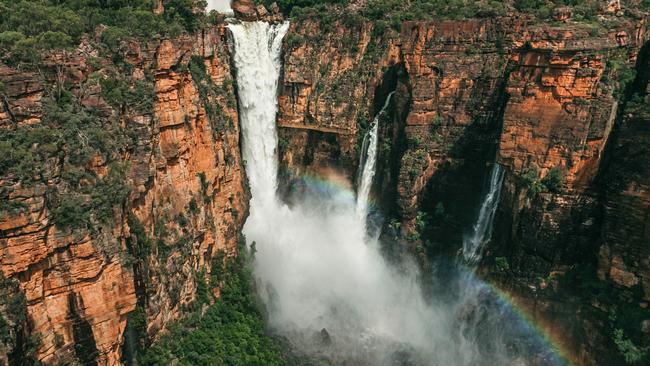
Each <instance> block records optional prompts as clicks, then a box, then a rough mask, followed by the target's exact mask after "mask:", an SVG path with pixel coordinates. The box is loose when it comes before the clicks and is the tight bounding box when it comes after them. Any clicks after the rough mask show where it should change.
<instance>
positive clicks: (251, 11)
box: [231, 0, 257, 21]
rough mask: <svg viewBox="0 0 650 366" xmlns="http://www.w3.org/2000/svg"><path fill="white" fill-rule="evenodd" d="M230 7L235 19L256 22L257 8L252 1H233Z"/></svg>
mask: <svg viewBox="0 0 650 366" xmlns="http://www.w3.org/2000/svg"><path fill="white" fill-rule="evenodd" d="M231 7H232V10H233V12H234V13H235V17H237V19H242V20H246V21H255V20H257V8H256V6H255V4H254V3H253V1H252V0H234V1H233V2H232V5H231Z"/></svg>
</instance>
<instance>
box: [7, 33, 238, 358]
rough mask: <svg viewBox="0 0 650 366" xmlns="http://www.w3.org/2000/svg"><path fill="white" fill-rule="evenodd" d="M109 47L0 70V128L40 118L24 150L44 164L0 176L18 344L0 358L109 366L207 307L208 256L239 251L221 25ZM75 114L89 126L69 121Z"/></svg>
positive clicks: (234, 135) (232, 110)
mask: <svg viewBox="0 0 650 366" xmlns="http://www.w3.org/2000/svg"><path fill="white" fill-rule="evenodd" d="M121 47H122V48H121V49H120V50H119V51H118V52H117V54H118V56H119V57H114V58H113V60H120V62H119V63H114V62H113V61H112V60H111V58H108V57H102V56H100V53H101V52H104V51H103V50H101V49H98V48H95V47H94V46H93V43H92V42H85V43H82V44H81V46H79V48H78V49H76V50H74V51H71V52H65V53H62V54H56V55H53V56H52V57H60V58H61V59H52V60H51V61H49V63H47V64H46V65H45V66H44V68H43V69H42V70H41V74H40V75H39V74H38V73H37V72H25V71H19V70H16V69H12V68H10V67H6V66H1V67H0V83H1V85H2V90H1V91H0V97H1V98H2V101H3V103H2V104H0V106H1V107H0V124H1V125H2V126H3V128H6V129H8V130H10V131H12V132H13V133H15V134H16V135H18V134H20V133H23V134H27V133H30V132H33V131H34V130H38V129H40V128H44V129H43V131H41V133H42V134H43V137H41V140H40V141H38V140H37V141H34V142H31V143H33V144H36V145H39V144H40V145H39V146H37V147H39V149H38V153H39V154H40V155H39V156H37V157H36V156H35V157H31V156H21V157H20V158H22V159H31V158H33V159H39V158H42V159H44V160H43V165H42V166H40V165H38V169H36V166H26V167H25V170H26V171H25V172H19V171H18V170H16V169H12V171H11V172H3V176H2V178H1V179H0V182H1V188H0V192H1V194H2V200H3V207H2V208H3V212H2V216H1V218H0V252H1V254H0V259H1V261H2V278H3V279H2V281H3V283H4V284H6V285H7V286H6V288H7V289H10V290H6V291H8V292H9V293H7V294H5V295H6V296H4V297H3V300H2V301H3V303H2V306H0V309H1V310H2V313H3V316H4V319H8V320H9V322H13V323H9V324H10V326H9V328H10V329H11V336H12V337H13V339H15V340H16V341H15V342H9V343H8V344H5V348H4V349H0V355H2V356H1V357H0V360H2V363H3V364H6V363H7V362H8V363H9V364H14V363H19V362H21V361H20V359H21V358H27V357H31V358H32V359H34V360H38V361H40V362H43V363H44V364H58V363H69V362H73V361H75V360H77V361H80V362H82V363H84V364H99V365H115V364H119V363H120V357H128V356H129V355H128V353H129V352H128V351H125V352H123V347H124V348H125V349H126V348H128V347H133V345H138V344H140V343H141V344H142V345H143V346H144V345H145V343H146V342H149V341H150V339H154V338H155V337H156V335H157V334H159V332H160V331H161V330H163V329H164V328H165V327H166V326H167V325H168V324H169V323H170V322H171V321H172V320H176V319H178V318H179V317H181V316H182V315H183V314H184V313H185V312H186V311H187V309H188V308H192V307H200V306H203V303H202V301H205V299H199V298H198V295H197V292H198V290H197V289H198V288H199V287H203V288H205V287H206V285H205V283H206V282H207V281H208V276H209V273H210V271H211V268H212V266H213V265H214V264H215V263H217V262H214V261H215V260H219V259H221V260H222V259H223V256H221V255H219V253H220V252H223V253H224V254H225V255H234V254H235V253H236V248H237V243H238V240H239V228H240V227H241V225H242V224H243V221H244V219H245V216H246V214H247V207H248V193H247V190H246V188H245V185H244V179H245V178H244V176H243V169H242V165H241V159H240V154H239V127H238V121H237V110H236V100H235V92H234V87H233V82H232V80H233V79H232V73H231V69H230V54H229V52H228V46H227V41H226V30H225V27H224V26H223V24H222V25H217V26H213V27H211V28H207V29H205V30H203V31H202V32H199V33H198V34H196V35H195V36H181V37H180V38H176V39H171V40H170V39H165V40H162V41H160V40H152V41H150V42H147V43H141V42H136V41H133V42H123V43H122V45H121ZM61 61H63V62H61ZM58 65H60V66H58ZM54 67H56V69H55V74H54V75H52V74H51V73H50V70H52V68H54ZM50 77H56V83H57V84H54V85H55V87H52V79H50ZM61 95H65V100H63V98H62V97H61ZM67 108H70V110H72V111H74V114H65V112H66V111H67ZM86 114H87V115H89V121H92V123H93V124H96V128H95V129H90V128H89V126H88V125H87V124H84V123H85V121H82V123H80V124H78V125H72V123H73V122H74V121H73V120H71V119H72V118H75V115H76V116H79V115H86ZM56 118H59V119H57V120H54V119H56ZM87 123H91V122H87ZM111 126H119V127H120V130H117V129H113V127H111ZM102 131H104V132H105V133H108V134H111V135H102V133H103V132H102ZM116 131H122V132H116ZM50 134H51V136H50ZM59 134H70V135H69V136H68V140H67V141H66V142H65V144H66V145H61V143H60V142H59V141H60V140H59V141H57V139H59ZM50 140H51V141H52V143H50V144H49V145H47V146H43V145H46V144H47V143H48V142H50ZM89 140H90V141H92V144H97V141H98V140H99V143H104V144H112V145H108V146H106V149H100V150H90V151H88V149H87V144H90V143H89V142H88V141H89ZM71 141H72V142H71ZM112 141H119V144H120V145H119V146H115V145H117V143H113V142H112ZM31 143H30V144H31ZM73 144H80V147H79V150H78V151H76V150H74V151H73V149H72V146H70V145H73ZM36 145H35V146H36ZM30 147H32V146H29V145H27V146H25V148H27V149H29V148H30ZM13 149H14V152H15V153H16V154H18V153H21V152H22V151H23V150H21V149H22V146H14V147H13ZM3 151H4V150H3ZM77 153H79V154H81V153H83V156H81V155H80V156H73V154H77ZM73 159H76V160H75V161H73ZM26 163H27V164H29V160H28V161H26ZM33 169H36V170H35V171H34V172H33V173H32V172H30V170H33ZM19 174H23V177H25V178H22V177H20V176H19ZM32 174H33V175H34V176H33V177H32V176H31V175H32ZM52 208H54V209H52ZM219 265H220V264H219ZM4 287H5V286H3V288H4ZM5 299H6V302H4V301H5ZM18 303H23V305H24V306H18V305H12V304H18ZM15 319H17V320H15ZM127 319H128V320H127ZM127 327H129V328H133V327H140V328H142V329H135V330H133V329H132V330H131V331H128V332H126V333H125V328H127ZM134 334H140V335H142V334H144V335H145V336H144V339H127V341H126V342H125V337H133V335H134ZM146 335H148V336H146ZM31 348H33V349H35V352H34V353H33V354H29V353H28V350H29V349H31ZM25 362H27V361H25Z"/></svg>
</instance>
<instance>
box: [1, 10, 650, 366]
mask: <svg viewBox="0 0 650 366" xmlns="http://www.w3.org/2000/svg"><path fill="white" fill-rule="evenodd" d="M364 3H365V2H363V1H360V2H352V3H351V4H349V5H348V8H346V9H347V10H345V9H339V8H333V9H330V8H328V9H327V10H326V11H324V12H323V11H322V10H321V12H320V13H319V12H318V11H317V10H306V11H304V12H302V13H297V14H293V16H291V18H290V24H289V26H288V27H289V28H288V31H287V34H286V36H285V37H284V42H283V46H282V58H281V64H282V67H281V71H280V78H279V91H278V96H277V104H278V113H277V133H278V160H279V187H278V189H279V191H280V196H281V197H286V199H287V200H290V199H291V195H292V192H294V191H295V190H297V189H300V183H301V179H302V177H304V176H324V175H336V176H337V177H339V178H340V179H341V180H344V181H347V182H350V183H349V184H354V182H355V177H356V176H357V174H358V170H359V169H360V166H359V155H360V154H362V152H361V151H360V150H361V146H362V142H363V138H364V136H365V134H366V132H367V130H368V129H369V127H370V122H371V121H372V118H373V117H374V116H375V115H376V114H378V112H379V110H380V109H381V108H382V106H383V105H384V102H385V101H386V98H387V96H388V95H389V94H390V93H391V92H393V91H394V94H393V97H392V103H391V105H390V108H389V110H388V112H389V113H387V114H386V116H384V117H383V120H382V123H381V124H380V125H379V126H380V127H379V145H378V159H377V161H378V164H377V168H376V175H375V180H374V185H373V187H372V192H373V194H372V196H374V197H375V198H376V199H375V200H374V201H375V202H376V206H377V207H379V211H381V212H383V215H384V216H385V220H384V221H383V225H381V227H382V229H381V238H382V239H383V241H384V242H385V243H386V248H385V250H386V251H387V252H391V253H398V254H397V255H413V256H414V257H415V258H416V260H417V261H418V264H419V265H420V266H421V267H422V271H423V273H425V274H428V273H434V272H436V271H437V270H439V269H438V268H437V267H436V266H435V265H433V264H434V263H435V258H439V257H441V256H444V257H447V256H449V257H451V256H455V255H456V253H457V252H458V250H459V248H460V247H461V246H462V242H463V239H464V235H466V233H467V232H468V230H469V229H470V228H471V227H472V224H473V223H474V220H475V217H476V213H477V211H478V208H479V207H480V204H481V199H482V194H483V193H484V187H485V183H486V180H488V177H489V175H490V171H491V169H492V166H493V165H494V164H499V165H500V166H502V167H503V169H504V178H503V186H502V188H501V194H500V200H499V202H498V206H497V209H496V213H495V217H494V223H493V231H492V235H491V239H490V240H489V241H488V242H487V243H486V245H485V248H484V255H483V257H482V259H481V261H480V263H479V265H478V268H477V274H478V275H479V276H480V277H482V278H484V279H485V280H486V281H489V282H490V283H493V284H494V285H495V286H496V287H498V288H499V289H500V290H501V291H503V292H504V293H507V294H508V295H509V296H510V298H511V299H512V301H513V302H514V303H516V304H517V305H518V306H519V307H520V308H521V309H523V311H525V312H526V313H527V314H528V315H529V317H530V318H531V319H533V322H534V323H536V324H537V325H538V326H539V327H540V328H542V329H544V332H545V333H547V334H549V335H550V336H551V337H552V338H553V342H554V343H555V344H556V346H557V347H558V348H561V351H562V352H563V353H565V354H566V357H567V359H568V362H570V363H571V364H576V365H619V364H620V365H624V364H635V363H637V364H642V363H641V362H644V360H645V361H647V359H648V355H647V353H648V351H647V349H648V347H650V343H648V342H649V339H650V310H649V309H648V306H649V305H650V193H649V191H648V186H649V184H650V161H649V160H648V156H650V155H649V151H648V150H649V149H650V140H649V139H650V129H649V128H648V126H649V125H648V124H649V123H650V119H649V118H650V113H649V107H648V106H649V105H650V103H649V101H648V93H650V53H649V52H650V51H649V47H650V46H649V45H650V43H648V41H649V39H650V34H649V33H648V14H647V13H645V12H643V11H640V10H638V9H637V8H638V7H639V6H640V5H639V2H635V1H629V2H625V1H622V2H621V3H622V5H620V4H619V5H618V6H617V5H616V4H613V5H611V6H613V8H612V9H608V8H607V7H604V8H603V11H602V14H601V16H602V20H601V23H603V24H606V26H594V25H593V24H588V23H585V22H580V21H574V20H572V19H571V18H570V16H571V14H570V13H569V15H566V13H563V12H557V14H556V15H555V17H554V18H552V19H550V20H546V21H540V20H539V19H536V18H535V17H533V16H530V15H529V14H526V13H523V12H517V11H509V12H507V13H506V14H499V15H495V16H482V17H474V18H471V19H432V20H404V21H402V22H401V23H400V27H399V29H396V28H395V27H394V26H393V25H392V24H389V23H388V22H386V21H384V20H378V19H373V17H372V16H371V15H368V14H367V13H364V12H362V11H354V10H356V9H359V7H362V6H363V5H364ZM166 7H167V9H166ZM170 8H171V6H170V4H169V2H167V3H166V2H165V1H160V2H158V7H157V8H156V9H157V10H156V11H158V12H165V11H168V12H169V11H170V10H169V9H170ZM233 9H234V10H235V15H236V17H238V18H240V19H241V20H245V21H253V20H259V19H262V20H266V21H269V22H275V23H277V22H280V21H282V20H283V15H282V14H281V11H282V10H283V9H280V7H278V6H277V5H275V6H268V10H267V8H266V7H264V6H263V5H259V4H253V3H252V2H247V1H236V2H235V4H233ZM307 9H309V8H307ZM350 9H352V10H350ZM285 16H288V14H285ZM567 17H568V18H567ZM103 32H106V29H103V28H102V27H98V28H96V29H95V30H94V34H87V35H85V36H84V38H83V39H82V40H81V42H80V43H79V45H78V47H76V48H74V49H72V50H65V51H56V52H52V53H49V54H48V55H47V56H46V57H45V58H44V60H43V61H42V66H41V67H39V68H37V69H29V68H26V67H20V66H16V65H10V63H9V62H5V63H3V64H0V101H2V103H1V104H0V128H2V129H3V131H12V133H13V134H12V135H9V134H6V135H3V141H1V142H0V143H2V144H3V150H2V153H3V154H6V156H9V157H11V158H12V159H14V160H12V161H10V162H6V161H8V160H3V165H2V168H3V171H2V175H1V176H0V199H2V201H3V202H2V206H1V208H2V214H1V216H0V263H1V269H2V287H1V288H0V291H2V295H3V296H1V298H0V314H2V320H3V322H2V330H3V334H2V337H3V338H2V343H0V363H2V364H7V365H14V364H16V365H19V364H30V362H33V361H38V362H40V363H42V364H48V365H49V364H70V363H73V362H78V363H81V364H98V365H115V364H120V363H121V362H123V363H128V364H130V363H131V362H132V360H131V356H130V354H131V353H132V352H133V351H132V348H133V347H134V346H133V344H134V343H139V342H141V343H144V346H145V347H146V346H147V345H148V344H149V342H153V341H154V340H156V339H157V338H159V337H160V336H161V335H163V334H165V333H166V332H167V331H168V328H169V327H170V326H171V325H172V324H174V322H176V321H178V320H180V319H182V318H184V317H185V316H186V315H187V314H188V313H190V312H191V311H199V312H201V311H205V309H206V308H207V307H208V306H210V305H211V304H212V303H213V302H214V301H215V299H217V298H218V297H219V295H220V291H221V288H222V287H224V286H225V285H224V283H214V281H211V278H212V274H213V273H214V272H216V271H217V269H216V268H217V267H219V263H220V262H219V261H224V258H226V257H232V256H236V255H237V254H238V251H239V249H238V248H240V245H239V243H240V242H241V241H242V237H241V230H242V227H243V225H244V223H245V221H246V219H247V217H248V208H249V207H248V206H249V200H250V197H251V194H250V191H249V183H248V178H247V177H246V173H245V169H244V168H245V165H246V163H245V162H244V159H243V158H242V153H241V148H240V146H241V143H240V129H241V126H240V113H241V110H242V106H241V105H238V104H239V103H240V100H239V98H238V97H239V96H238V92H237V82H236V80H237V77H236V76H237V70H236V68H235V67H234V61H233V57H234V52H235V49H234V47H233V44H232V38H231V35H230V34H229V32H230V30H229V29H228V22H227V21H226V20H225V19H224V17H223V16H217V17H215V18H214V19H212V22H211V23H210V24H209V25H206V26H204V27H203V28H201V29H200V30H198V31H195V32H193V33H183V34H181V35H177V36H174V37H158V39H150V40H147V41H142V40H135V39H127V40H121V41H120V42H119V49H117V50H113V51H115V54H111V55H110V56H107V55H106V54H105V49H103V48H102V47H103V46H101V42H100V40H102V39H104V37H105V36H106V33H103ZM98 44H99V45H98ZM116 55H119V57H116ZM113 80H118V81H119V82H112V81H113ZM116 95H117V96H116ZM53 101H56V104H58V105H64V107H65V108H60V110H59V109H57V108H54V107H53V105H52V104H53ZM68 106H69V107H68ZM66 108H70V109H69V110H68V109H66ZM66 111H72V112H71V113H69V114H64V112H66ZM82 114H89V115H90V117H89V118H90V119H91V120H93V121H99V122H98V123H99V125H98V127H97V128H95V129H91V128H90V127H86V126H90V125H91V124H90V123H87V122H83V121H82V122H81V123H79V124H77V125H71V127H70V128H69V130H70V131H68V127H67V126H68V124H69V123H71V122H70V121H72V120H73V119H72V117H73V116H75V115H79V116H80V115H82ZM40 126H43V128H44V129H45V130H47V129H50V130H52V129H53V130H56V131H58V130H61V131H62V132H61V134H62V135H63V136H66V137H67V138H69V139H72V140H74V141H75V142H74V143H70V142H66V141H64V142H56V141H55V142H49V137H41V136H40V135H38V136H36V137H34V138H25V137H23V136H22V135H19V134H18V132H19V131H27V133H29V134H36V133H44V132H42V131H40V130H39V131H36V130H37V129H38V128H39V127H40ZM97 129H99V130H102V131H105V132H107V133H108V134H109V135H108V136H104V137H102V135H101V134H100V133H99V132H97ZM7 136H11V137H12V138H14V140H11V141H10V140H9V139H8V137H7ZM69 136H72V137H69ZM5 138H6V140H5ZM104 140H114V141H116V142H115V143H113V144H111V145H107V146H104V145H102V144H103V142H102V141H104ZM77 145H79V146H78V147H76V146H77ZM88 146H91V148H89V147H88ZM94 146H100V147H99V148H93V147H94ZM73 148H74V149H73ZM75 149H76V150H75ZM23 150H25V151H30V152H31V153H32V154H33V155H34V156H32V155H29V156H28V155H27V154H26V153H25V154H23ZM77 151H82V152H83V153H84V156H85V158H84V159H83V163H79V162H78V160H79V159H77V161H75V160H74V159H75V154H77V155H78V154H79V153H78V152H77ZM21 154H22V155H21ZM8 159H9V158H8ZM34 161H38V165H37V164H36V163H34ZM21 162H22V163H23V164H25V165H26V168H24V169H26V170H27V171H26V172H25V171H22V170H21V171H19V170H18V168H16V167H18V166H19V165H20V164H19V163H21ZM114 198H115V200H113V199H114ZM79 208H83V210H81V211H80V210H79ZM141 333H144V335H142V334H141ZM138 334H140V335H138ZM145 339H146V341H145ZM644 350H645V351H644ZM644 352H645V353H644ZM632 354H634V355H632ZM633 356H638V357H640V358H638V359H637V358H635V357H633Z"/></svg>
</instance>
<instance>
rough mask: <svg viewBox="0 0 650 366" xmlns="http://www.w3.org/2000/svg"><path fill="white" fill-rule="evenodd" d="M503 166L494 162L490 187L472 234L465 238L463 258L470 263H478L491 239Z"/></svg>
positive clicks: (499, 194)
mask: <svg viewBox="0 0 650 366" xmlns="http://www.w3.org/2000/svg"><path fill="white" fill-rule="evenodd" d="M503 173H504V171H503V167H501V165H499V164H494V166H493V167H492V172H491V173H490V188H489V190H488V193H487V194H486V195H485V198H484V200H483V203H482V204H481V210H480V211H479V214H478V218H477V219H476V223H475V224H474V227H473V228H472V234H471V235H470V236H468V237H466V238H465V239H464V240H463V258H464V259H465V261H466V262H467V263H468V264H470V265H473V264H476V263H477V262H478V261H479V260H480V259H481V256H482V254H483V245H484V244H485V242H486V241H488V240H490V235H491V234H492V222H493V221H494V214H495V213H496V211H497V207H498V205H499V199H500V196H501V186H502V185H503V175H504V174H503Z"/></svg>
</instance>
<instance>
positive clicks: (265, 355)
mask: <svg viewBox="0 0 650 366" xmlns="http://www.w3.org/2000/svg"><path fill="white" fill-rule="evenodd" d="M239 253H240V254H239V256H237V257H234V258H225V256H224V255H223V253H222V254H221V255H218V256H216V257H215V259H214V261H213V269H212V273H211V275H210V285H211V286H214V285H216V284H218V285H219V286H220V288H221V297H220V298H219V299H217V300H216V302H215V303H214V304H213V305H210V306H209V307H208V309H207V310H206V311H205V312H204V313H203V314H202V313H201V311H198V310H197V311H195V312H194V313H193V314H192V315H191V316H189V317H188V318H187V319H185V320H183V321H181V322H179V323H177V324H174V325H173V326H171V327H170V331H169V334H167V335H165V336H163V337H162V338H161V339H160V341H158V342H156V343H154V344H153V345H151V346H150V347H149V348H148V349H147V350H144V351H141V352H140V354H139V356H138V364H139V365H169V364H178V365H205V366H208V365H285V364H287V360H286V359H285V358H284V356H283V355H282V353H281V351H280V348H279V346H278V345H276V344H275V343H274V341H273V340H272V339H271V338H270V337H269V336H267V335H266V334H265V329H264V322H263V320H262V315H261V310H260V305H259V303H258V300H257V298H256V297H255V294H254V288H253V278H252V273H251V268H250V259H251V255H254V251H251V253H248V251H247V250H246V248H245V245H244V241H241V243H240V248H239ZM197 277H199V278H201V280H200V282H201V283H203V285H201V286H202V287H200V288H199V291H198V294H199V296H198V299H197V301H199V302H203V303H208V302H211V301H214V297H213V295H212V293H211V291H209V290H208V289H207V284H206V283H205V282H204V277H205V273H204V272H203V271H199V272H197Z"/></svg>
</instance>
